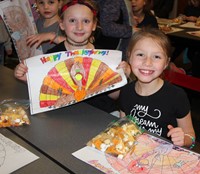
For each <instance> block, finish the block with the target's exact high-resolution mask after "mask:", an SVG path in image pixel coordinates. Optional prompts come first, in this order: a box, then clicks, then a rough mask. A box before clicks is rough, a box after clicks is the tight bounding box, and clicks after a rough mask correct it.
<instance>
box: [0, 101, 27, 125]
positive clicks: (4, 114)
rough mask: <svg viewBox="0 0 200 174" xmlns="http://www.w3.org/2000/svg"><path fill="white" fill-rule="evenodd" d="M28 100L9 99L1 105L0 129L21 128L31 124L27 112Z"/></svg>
mask: <svg viewBox="0 0 200 174" xmlns="http://www.w3.org/2000/svg"><path fill="white" fill-rule="evenodd" d="M28 107H29V101H27V100H14V99H8V100H4V101H2V102H1V103H0V127H10V126H21V125H24V124H28V125H29V124H30V121H29V118H28V115H27V112H26V110H27V109H28Z"/></svg>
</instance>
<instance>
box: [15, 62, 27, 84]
mask: <svg viewBox="0 0 200 174" xmlns="http://www.w3.org/2000/svg"><path fill="white" fill-rule="evenodd" d="M27 72H28V67H27V66H26V65H24V64H23V63H19V64H18V65H17V66H16V68H15V70H14V76H15V77H16V78H17V79H19V80H22V81H25V82H26V81H27V78H26V73H27Z"/></svg>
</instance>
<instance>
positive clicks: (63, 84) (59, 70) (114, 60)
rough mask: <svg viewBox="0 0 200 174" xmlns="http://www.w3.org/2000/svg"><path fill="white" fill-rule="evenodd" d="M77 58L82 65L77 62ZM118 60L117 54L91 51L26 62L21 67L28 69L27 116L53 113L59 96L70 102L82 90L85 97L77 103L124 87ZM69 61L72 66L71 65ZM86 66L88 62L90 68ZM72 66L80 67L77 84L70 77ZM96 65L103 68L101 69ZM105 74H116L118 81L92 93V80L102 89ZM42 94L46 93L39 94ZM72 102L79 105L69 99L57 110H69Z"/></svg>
mask: <svg viewBox="0 0 200 174" xmlns="http://www.w3.org/2000/svg"><path fill="white" fill-rule="evenodd" d="M79 58H80V59H81V61H83V62H81V61H79ZM74 60H75V61H74ZM121 60H122V53H121V51H116V50H91V49H86V50H73V51H63V52H57V53H52V54H44V55H40V56H35V57H32V58H29V59H26V60H25V64H26V65H27V66H28V74H27V79H28V89H29V98H30V104H31V105H30V109H31V114H35V113H39V112H44V111H50V110H52V109H57V108H58V107H54V103H55V102H57V101H58V100H59V101H60V99H61V96H63V95H65V96H67V97H71V98H74V96H75V95H76V94H77V91H78V92H79V91H80V90H82V89H83V91H84V92H85V93H86V95H85V97H84V98H83V99H81V101H82V100H85V99H87V98H89V97H93V96H95V95H98V94H100V93H103V92H106V91H110V90H113V89H116V88H119V87H121V86H123V85H125V84H126V83H127V79H126V76H125V74H124V72H123V70H122V69H117V66H118V65H119V64H120V62H121ZM70 61H74V62H73V63H71V62H70ZM75 62H76V63H75ZM88 62H90V64H89V63H88ZM75 64H76V66H79V65H80V67H82V68H78V69H79V71H80V69H81V70H82V72H79V74H81V76H82V77H83V78H82V80H80V81H79V82H77V81H75V79H74V75H72V67H74V65H75ZM77 64H79V65H77ZM100 65H102V66H103V67H105V68H101V67H100ZM69 66H70V67H69ZM99 70H102V72H103V73H102V72H101V73H100V72H99ZM106 70H109V72H112V74H113V73H114V74H115V73H116V74H117V75H116V76H117V77H119V78H120V79H121V81H119V82H114V83H112V84H111V85H107V86H106V87H105V88H103V89H101V90H99V89H97V90H94V89H96V88H95V87H94V86H91V85H93V84H94V83H95V80H96V82H98V83H95V86H97V88H102V86H104V84H105V83H104V80H105V78H107V79H108V77H107V76H106V77H105V76H103V75H104V73H105V74H107V72H108V71H106ZM104 71H105V72H104ZM99 73H100V75H99V76H96V74H99ZM49 74H50V75H49ZM77 74H78V72H77ZM103 77H104V78H103ZM111 77H112V76H111ZM114 77H115V76H114ZM55 78H56V80H55ZM46 79H48V80H46ZM111 79H113V78H111ZM101 80H102V83H101ZM83 81H85V82H83ZM47 83H48V84H47ZM97 84H98V85H97ZM93 87H94V88H93ZM44 88H45V89H44ZM52 89H53V90H52ZM91 89H93V91H94V92H91ZM44 90H46V91H45V92H43V91H44ZM76 102H79V101H78V100H76V99H72V100H70V102H68V103H67V104H64V105H62V106H60V107H63V106H69V105H71V104H74V103H76ZM52 103H53V104H52Z"/></svg>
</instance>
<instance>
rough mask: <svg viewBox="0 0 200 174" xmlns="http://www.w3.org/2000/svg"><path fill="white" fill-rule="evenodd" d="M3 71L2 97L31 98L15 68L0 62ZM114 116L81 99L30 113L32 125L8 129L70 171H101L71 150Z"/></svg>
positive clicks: (78, 146) (79, 146) (76, 147)
mask: <svg viewBox="0 0 200 174" xmlns="http://www.w3.org/2000/svg"><path fill="white" fill-rule="evenodd" d="M0 74H1V76H0V91H1V95H0V100H3V99H6V98H13V97H14V98H17V99H28V89H27V85H26V84H24V83H23V82H21V81H18V80H16V79H15V78H14V77H13V76H14V75H13V71H12V70H10V69H8V68H6V67H3V66H0ZM114 119H116V117H114V116H112V115H110V114H107V113H105V112H103V111H101V110H98V109H96V108H94V107H92V106H90V105H88V104H86V103H84V102H81V103H78V104H75V105H71V106H68V107H65V108H61V109H57V110H54V111H49V112H45V113H40V114H36V115H33V116H30V122H31V125H30V126H22V127H15V128H8V130H9V131H11V132H13V133H14V134H16V135H17V136H19V137H20V138H21V139H22V140H24V141H26V142H27V143H28V144H30V145H31V146H32V147H33V148H35V149H38V150H39V151H40V152H41V153H42V154H44V155H45V156H46V157H48V158H49V159H50V160H52V161H54V162H55V163H56V164H57V165H58V166H60V167H62V168H63V169H64V170H66V171H68V172H69V173H92V174H96V173H97V174H98V173H102V172H101V171H99V170H97V169H95V168H93V167H91V166H90V165H87V164H86V163H84V162H82V161H80V160H78V159H77V158H75V157H74V156H72V155H71V154H72V153H73V152H75V151H77V150H79V149H80V148H82V147H84V146H85V145H86V143H87V142H88V141H89V140H90V139H91V138H93V137H94V136H96V135H97V134H98V133H99V132H101V131H102V130H104V129H105V128H106V127H107V125H108V124H109V123H110V122H111V121H113V120H114ZM52 173H55V172H52ZM57 173H59V172H57Z"/></svg>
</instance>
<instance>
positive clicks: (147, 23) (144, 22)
mask: <svg viewBox="0 0 200 174" xmlns="http://www.w3.org/2000/svg"><path fill="white" fill-rule="evenodd" d="M150 1H151V0H132V1H131V2H132V11H133V16H134V21H136V27H138V28H142V27H154V28H158V23H157V20H156V18H155V16H154V15H153V14H152V13H151V2H150Z"/></svg>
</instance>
